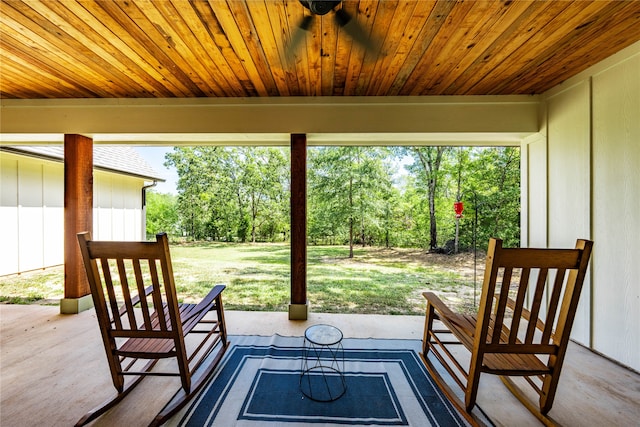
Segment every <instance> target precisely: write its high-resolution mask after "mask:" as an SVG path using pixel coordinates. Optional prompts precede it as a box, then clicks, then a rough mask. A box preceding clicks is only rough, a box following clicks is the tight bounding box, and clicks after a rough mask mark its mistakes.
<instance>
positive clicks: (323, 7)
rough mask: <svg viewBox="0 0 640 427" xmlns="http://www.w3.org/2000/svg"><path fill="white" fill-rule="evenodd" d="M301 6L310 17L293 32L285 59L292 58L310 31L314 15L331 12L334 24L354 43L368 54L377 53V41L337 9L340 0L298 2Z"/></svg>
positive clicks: (303, 0)
mask: <svg viewBox="0 0 640 427" xmlns="http://www.w3.org/2000/svg"><path fill="white" fill-rule="evenodd" d="M299 1H300V3H301V4H302V6H304V7H305V8H307V9H308V10H309V11H310V12H311V15H306V16H304V17H303V18H302V20H301V21H300V22H299V23H298V25H297V27H296V29H295V32H294V33H293V35H292V36H291V43H290V44H289V47H288V49H287V57H288V58H289V59H291V58H293V55H294V54H295V52H296V51H297V49H298V46H299V45H300V43H301V42H302V40H304V38H305V37H306V33H307V32H308V31H309V30H310V29H311V26H312V24H313V20H314V17H315V15H320V16H322V15H326V14H328V13H329V12H332V11H333V14H334V19H335V22H336V24H338V26H339V27H340V28H342V29H343V30H344V31H345V32H346V33H347V34H348V35H349V36H350V37H351V38H352V39H353V40H354V41H355V42H356V43H358V44H360V45H361V46H362V47H364V48H365V49H366V50H367V51H368V52H370V53H378V52H379V51H380V46H379V43H378V41H377V40H375V39H374V38H373V37H371V36H369V35H368V34H367V31H366V30H365V29H364V28H363V27H362V26H361V25H360V24H359V23H358V22H357V21H356V20H355V19H353V17H352V16H351V15H350V14H349V13H348V12H347V11H346V10H344V8H337V6H338V5H340V3H342V0H299Z"/></svg>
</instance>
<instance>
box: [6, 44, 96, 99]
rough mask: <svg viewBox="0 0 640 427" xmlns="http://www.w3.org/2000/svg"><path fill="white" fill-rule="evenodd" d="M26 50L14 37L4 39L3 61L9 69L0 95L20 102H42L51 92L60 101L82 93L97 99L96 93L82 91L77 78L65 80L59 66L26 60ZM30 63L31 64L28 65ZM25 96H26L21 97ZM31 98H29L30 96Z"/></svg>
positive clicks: (66, 78)
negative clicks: (12, 96)
mask: <svg viewBox="0 0 640 427" xmlns="http://www.w3.org/2000/svg"><path fill="white" fill-rule="evenodd" d="M24 49H25V47H24V45H22V43H21V42H19V41H17V40H14V39H13V38H12V37H10V36H4V37H2V38H0V51H2V53H1V56H0V58H2V59H1V61H0V62H2V64H3V65H4V66H5V68H3V70H2V85H0V91H2V92H3V96H9V95H4V93H5V92H6V93H9V94H14V95H17V97H18V98H25V97H26V98H38V97H39V94H40V93H42V92H43V91H47V92H48V93H51V94H53V95H55V96H56V97H58V98H73V97H77V94H78V93H82V94H83V95H84V96H85V97H92V96H96V95H95V94H94V93H93V92H91V91H89V90H86V89H84V88H79V87H78V85H77V84H76V83H77V82H76V81H75V80H73V75H69V76H68V77H65V76H64V75H63V74H62V73H61V72H60V70H58V68H57V66H56V65H57V64H55V63H54V64H51V65H48V64H45V63H42V62H41V61H39V60H38V59H37V58H33V57H32V58H25V57H24V56H23V55H21V54H20V52H22V51H24ZM27 61H28V62H27ZM19 93H24V94H23V95H18V94H19ZM27 94H29V95H27Z"/></svg>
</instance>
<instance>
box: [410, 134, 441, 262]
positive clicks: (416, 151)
mask: <svg viewBox="0 0 640 427" xmlns="http://www.w3.org/2000/svg"><path fill="white" fill-rule="evenodd" d="M450 150H451V147H440V146H438V147H409V148H408V149H407V151H406V152H407V154H408V155H410V156H412V157H413V158H414V163H413V165H412V166H411V168H410V170H411V171H412V172H413V173H414V174H416V177H417V182H418V183H420V184H422V185H424V186H425V188H426V190H427V191H426V196H427V200H428V206H429V250H434V249H436V248H437V247H438V223H437V218H436V199H437V196H438V192H439V191H440V181H441V178H442V171H441V170H440V166H441V164H442V159H443V156H444V155H445V153H447V152H449V151H450Z"/></svg>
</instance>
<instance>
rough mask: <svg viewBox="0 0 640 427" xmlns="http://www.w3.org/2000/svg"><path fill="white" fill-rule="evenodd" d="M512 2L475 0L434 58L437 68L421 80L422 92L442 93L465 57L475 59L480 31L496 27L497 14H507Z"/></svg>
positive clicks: (469, 60) (467, 59)
mask: <svg viewBox="0 0 640 427" xmlns="http://www.w3.org/2000/svg"><path fill="white" fill-rule="evenodd" d="M511 4H513V3H502V2H471V3H470V6H471V7H470V8H469V9H468V11H467V14H466V15H465V16H464V17H463V18H462V19H461V21H460V22H459V23H457V24H454V25H456V27H457V29H456V31H450V33H451V37H448V39H447V42H446V44H445V45H444V46H443V48H442V49H440V51H439V52H438V53H437V54H436V55H435V56H434V58H433V63H435V64H437V71H436V72H433V73H430V74H425V75H424V76H423V78H422V79H421V81H420V82H419V83H418V84H419V86H421V89H420V91H421V93H423V92H424V91H425V90H426V91H428V93H429V94H432V95H442V94H443V89H444V88H446V87H447V86H448V85H449V83H447V80H448V79H449V78H450V76H452V75H455V73H456V69H460V68H462V65H461V64H462V63H464V62H465V60H466V61H468V63H470V62H471V61H472V59H471V58H472V56H471V55H470V54H469V50H470V49H472V48H473V47H474V46H475V45H476V43H477V42H479V41H480V40H481V39H482V38H483V37H482V36H481V35H480V33H481V30H482V29H486V28H490V29H492V30H493V29H494V24H495V23H496V21H497V18H496V17H499V16H501V15H504V13H505V10H506V9H507V8H508V7H509V6H510V5H511ZM505 5H506V6H505ZM486 38H490V37H486ZM478 54H479V53H478Z"/></svg>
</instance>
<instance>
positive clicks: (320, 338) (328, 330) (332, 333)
mask: <svg viewBox="0 0 640 427" xmlns="http://www.w3.org/2000/svg"><path fill="white" fill-rule="evenodd" d="M304 337H305V338H306V339H307V341H309V342H311V343H313V344H316V345H334V344H338V343H339V342H340V341H342V331H341V330H340V329H338V328H336V327H335V326H331V325H313V326H309V327H308V328H307V330H306V331H305V332H304Z"/></svg>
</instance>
